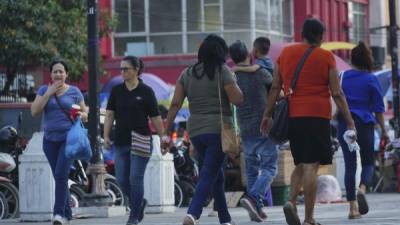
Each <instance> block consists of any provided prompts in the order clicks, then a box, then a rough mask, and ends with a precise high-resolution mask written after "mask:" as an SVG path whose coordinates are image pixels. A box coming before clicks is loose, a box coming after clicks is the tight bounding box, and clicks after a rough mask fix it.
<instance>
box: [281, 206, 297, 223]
mask: <svg viewBox="0 0 400 225" xmlns="http://www.w3.org/2000/svg"><path fill="white" fill-rule="evenodd" d="M283 213H285V219H286V223H287V224H288V225H301V222H300V219H299V216H298V215H297V211H296V209H295V208H294V206H293V204H292V203H291V202H286V204H285V205H284V206H283Z"/></svg>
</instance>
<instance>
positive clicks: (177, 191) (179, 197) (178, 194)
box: [174, 181, 183, 208]
mask: <svg viewBox="0 0 400 225" xmlns="http://www.w3.org/2000/svg"><path fill="white" fill-rule="evenodd" d="M174 195H175V206H176V207H178V208H179V207H182V203H183V190H182V188H181V186H180V185H179V181H175V184H174Z"/></svg>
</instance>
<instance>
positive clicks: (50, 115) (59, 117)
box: [37, 85, 83, 141]
mask: <svg viewBox="0 0 400 225" xmlns="http://www.w3.org/2000/svg"><path fill="white" fill-rule="evenodd" d="M46 91H47V85H43V86H41V87H40V88H39V90H38V92H37V94H38V95H40V96H43V95H44V94H45V93H46ZM58 99H59V100H60V104H61V105H62V107H63V108H64V110H66V111H67V112H70V110H71V106H72V105H73V104H79V103H80V102H82V101H83V95H82V93H81V91H80V90H79V89H78V88H77V87H75V86H72V85H70V86H69V88H68V90H67V91H66V92H65V93H64V94H63V95H61V96H59V97H58ZM71 126H72V123H71V121H70V120H69V119H68V117H67V115H65V113H64V112H63V110H62V109H61V108H60V106H59V105H58V104H57V101H56V99H55V97H54V96H51V97H50V98H49V101H48V102H47V104H46V106H45V107H44V120H43V129H44V137H45V138H46V140H49V141H63V140H65V139H66V137H67V133H68V131H69V129H70V128H71Z"/></svg>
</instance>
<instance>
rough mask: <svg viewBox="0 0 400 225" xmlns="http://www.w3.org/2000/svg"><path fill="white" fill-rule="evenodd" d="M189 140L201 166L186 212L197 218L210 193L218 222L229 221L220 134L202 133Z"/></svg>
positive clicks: (223, 154) (223, 156) (223, 155)
mask: <svg viewBox="0 0 400 225" xmlns="http://www.w3.org/2000/svg"><path fill="white" fill-rule="evenodd" d="M191 141H192V143H193V146H194V148H195V150H196V151H197V157H198V160H199V164H200V165H202V166H201V169H200V175H199V180H198V183H197V186H196V191H195V194H194V196H193V198H192V202H191V203H190V206H189V209H188V214H191V215H193V216H194V217H195V218H197V219H199V218H200V216H201V213H202V211H203V206H204V204H205V202H206V200H207V197H208V196H209V195H210V194H211V195H212V197H213V198H214V206H215V210H217V211H218V217H219V221H220V223H228V222H231V216H230V214H229V212H228V206H227V204H226V199H225V190H224V174H223V167H222V165H223V162H224V159H225V153H224V152H222V146H221V136H220V135H219V134H202V135H198V136H196V137H193V138H191Z"/></svg>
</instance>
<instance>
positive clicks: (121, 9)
mask: <svg viewBox="0 0 400 225" xmlns="http://www.w3.org/2000/svg"><path fill="white" fill-rule="evenodd" d="M115 12H116V14H117V18H118V25H117V29H116V31H117V32H143V31H144V30H145V28H144V14H145V13H144V0H115Z"/></svg>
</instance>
